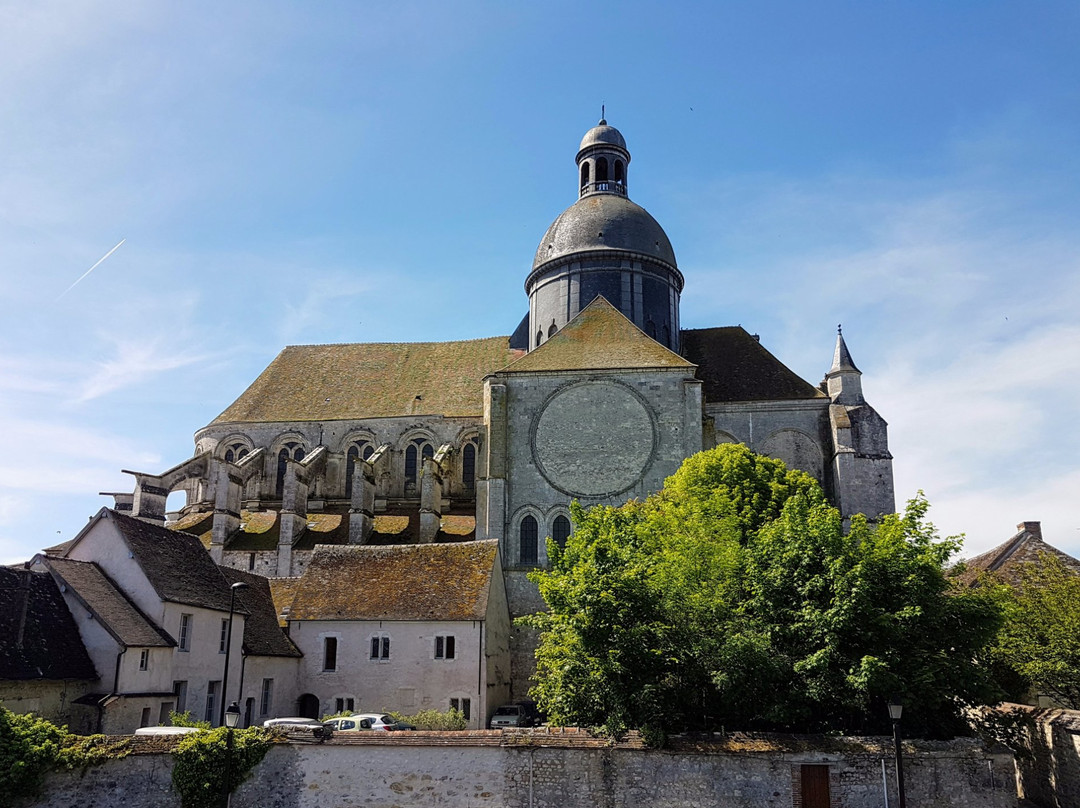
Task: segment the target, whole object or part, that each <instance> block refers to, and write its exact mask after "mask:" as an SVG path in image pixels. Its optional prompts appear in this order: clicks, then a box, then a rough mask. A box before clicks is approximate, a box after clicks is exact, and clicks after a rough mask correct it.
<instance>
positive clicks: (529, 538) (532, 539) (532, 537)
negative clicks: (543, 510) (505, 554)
mask: <svg viewBox="0 0 1080 808" xmlns="http://www.w3.org/2000/svg"><path fill="white" fill-rule="evenodd" d="M519 534H520V535H519V538H520V544H519V546H520V556H519V558H520V559H521V563H522V564H535V563H536V560H537V555H536V546H537V538H538V536H539V534H540V530H539V525H537V523H536V518H535V517H533V516H526V517H525V518H524V519H522V520H521V527H520V528H519Z"/></svg>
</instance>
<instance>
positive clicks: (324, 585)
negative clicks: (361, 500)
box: [289, 540, 498, 620]
mask: <svg viewBox="0 0 1080 808" xmlns="http://www.w3.org/2000/svg"><path fill="white" fill-rule="evenodd" d="M497 546H498V542H497V541H494V540H492V541H471V542H454V543H446V544H408V545H401V544H398V545H392V546H372V545H346V546H341V547H338V546H326V545H319V546H318V547H316V548H315V553H314V554H313V555H312V557H311V563H310V564H309V565H308V568H307V571H306V572H305V573H304V575H303V576H302V577H301V579H300V583H299V585H298V586H297V587H296V592H295V594H294V596H293V600H292V610H291V611H290V613H289V619H290V620H483V619H484V617H485V615H486V613H487V604H488V591H489V588H490V586H491V575H492V573H493V571H494V568H495V554H496V548H497Z"/></svg>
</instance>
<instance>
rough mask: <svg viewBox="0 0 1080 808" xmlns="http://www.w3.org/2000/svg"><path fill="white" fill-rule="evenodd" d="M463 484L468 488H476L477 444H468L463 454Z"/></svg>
mask: <svg viewBox="0 0 1080 808" xmlns="http://www.w3.org/2000/svg"><path fill="white" fill-rule="evenodd" d="M461 482H462V483H463V484H464V485H465V487H466V488H468V489H470V490H471V489H472V488H474V487H475V486H476V444H474V443H466V444H465V448H464V450H462V452H461Z"/></svg>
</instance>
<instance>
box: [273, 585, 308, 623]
mask: <svg viewBox="0 0 1080 808" xmlns="http://www.w3.org/2000/svg"><path fill="white" fill-rule="evenodd" d="M267 581H268V582H269V584H270V597H271V598H273V601H274V612H275V613H276V614H277V616H278V625H280V626H284V625H285V624H286V623H287V622H288V620H287V618H283V617H282V613H284V612H286V611H288V610H291V609H292V602H293V595H295V594H296V587H297V585H298V584H299V583H300V578H299V577H296V578H267Z"/></svg>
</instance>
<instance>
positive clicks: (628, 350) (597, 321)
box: [506, 297, 692, 373]
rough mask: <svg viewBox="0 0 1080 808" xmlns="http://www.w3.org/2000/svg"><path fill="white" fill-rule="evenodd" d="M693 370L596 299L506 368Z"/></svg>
mask: <svg viewBox="0 0 1080 808" xmlns="http://www.w3.org/2000/svg"><path fill="white" fill-rule="evenodd" d="M691 367H692V365H691V363H690V362H687V361H686V360H685V359H683V358H682V357H681V356H679V355H678V354H677V353H675V352H674V351H671V350H668V349H667V348H665V347H664V346H663V345H661V344H660V343H659V342H657V341H656V340H654V339H653V338H652V337H649V336H648V335H646V334H645V332H644V331H642V330H641V329H640V328H638V327H637V326H636V325H634V324H633V323H632V322H630V320H628V319H627V318H626V316H625V315H624V314H623V313H622V312H621V311H619V310H618V309H616V308H615V307H614V306H612V305H611V304H610V303H609V302H608V301H607V300H606V299H605V298H603V297H597V298H595V299H594V300H593V301H592V303H590V304H589V305H588V306H586V307H585V308H583V309H582V310H581V311H579V312H578V313H577V316H576V317H574V319H572V320H571V321H570V322H568V323H567V324H566V326H565V327H564V328H563V329H562V330H561V331H559V332H557V333H556V334H555V335H554V336H553V337H551V339H549V340H548V341H547V342H545V343H543V344H542V345H540V346H539V347H538V348H535V349H534V350H533V351H532V352H531V353H527V354H525V356H523V357H521V358H520V359H518V360H517V361H516V362H514V363H513V364H512V365H510V366H509V367H507V368H506V371H507V372H508V373H520V372H530V371H558V370H593V369H597V370H599V369H604V370H608V369H616V370H617V369H628V370H629V369H636V368H686V369H690V368H691Z"/></svg>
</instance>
